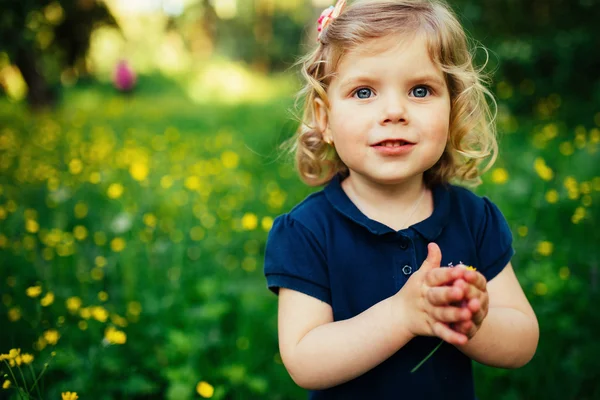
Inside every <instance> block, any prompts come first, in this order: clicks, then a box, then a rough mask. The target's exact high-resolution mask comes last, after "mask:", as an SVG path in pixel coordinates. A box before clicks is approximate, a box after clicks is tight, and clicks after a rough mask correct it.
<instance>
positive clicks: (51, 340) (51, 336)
mask: <svg viewBox="0 0 600 400" xmlns="http://www.w3.org/2000/svg"><path fill="white" fill-rule="evenodd" d="M58 339H60V334H59V333H58V331H57V330H56V329H48V330H47V331H46V332H44V340H46V342H48V344H51V345H55V344H56V343H57V342H58Z"/></svg>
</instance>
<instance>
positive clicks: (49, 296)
mask: <svg viewBox="0 0 600 400" xmlns="http://www.w3.org/2000/svg"><path fill="white" fill-rule="evenodd" d="M52 303H54V293H52V292H48V293H46V295H45V296H44V297H42V299H41V300H40V304H41V305H42V307H48V306H49V305H50V304H52Z"/></svg>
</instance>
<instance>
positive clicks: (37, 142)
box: [0, 81, 600, 399]
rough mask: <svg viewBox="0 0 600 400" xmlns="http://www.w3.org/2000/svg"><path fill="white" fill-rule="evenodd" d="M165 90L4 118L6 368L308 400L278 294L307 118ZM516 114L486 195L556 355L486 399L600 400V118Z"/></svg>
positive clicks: (0, 315) (86, 90)
mask: <svg viewBox="0 0 600 400" xmlns="http://www.w3.org/2000/svg"><path fill="white" fill-rule="evenodd" d="M151 84H152V82H150V81H143V86H144V87H140V90H139V91H138V92H137V93H136V94H134V95H132V96H123V97H121V96H116V95H115V94H113V93H112V92H108V90H107V88H106V87H99V86H88V87H83V86H82V87H80V88H76V89H72V90H70V91H67V92H65V95H64V102H63V104H62V107H61V108H60V109H59V110H58V112H57V113H55V114H45V115H31V114H30V113H29V112H27V111H26V110H24V109H23V108H22V106H20V105H15V104H8V103H4V104H2V107H0V126H2V128H1V129H0V171H1V173H0V276H1V277H2V281H0V293H1V296H2V302H3V305H2V306H0V321H2V326H5V327H7V328H6V329H2V330H0V346H1V347H0V353H8V351H9V350H10V349H11V348H21V349H22V351H23V352H28V353H32V354H34V356H35V360H34V362H33V364H32V365H33V366H34V368H35V369H36V371H38V372H39V371H40V370H41V369H42V368H43V363H44V362H45V361H46V360H50V361H49V366H48V369H47V371H46V372H45V375H44V377H43V379H42V383H43V384H42V394H43V398H59V397H60V393H61V392H64V391H67V390H69V391H74V392H77V393H79V395H80V397H81V398H84V397H89V396H90V395H92V396H93V397H94V398H97V399H115V398H157V399H158V398H161V399H162V398H168V399H186V398H198V393H197V391H196V387H197V385H198V384H199V383H200V382H205V383H207V384H208V385H211V387H212V388H214V393H212V398H214V399H230V398H236V399H237V398H239V399H255V398H261V399H262V398H264V399H297V398H303V397H304V394H303V393H304V392H303V390H301V389H299V388H298V387H296V386H295V385H294V383H293V382H292V381H291V379H290V378H289V376H288V374H287V372H286V371H285V368H284V367H283V365H282V363H281V359H280V357H279V355H278V347H277V333H276V331H277V324H276V315H277V312H276V298H275V296H274V295H272V294H271V293H269V292H268V290H267V289H266V284H265V281H264V278H263V275H262V261H263V260H262V254H263V251H264V245H265V240H266V236H267V230H268V228H269V226H270V223H271V222H272V219H273V218H274V217H275V216H276V215H278V214H280V213H282V212H285V211H287V210H289V209H290V208H291V207H292V206H293V205H294V204H296V203H297V202H298V201H300V200H301V199H302V198H304V196H306V195H307V194H308V193H309V192H310V191H311V190H310V189H309V188H306V187H305V186H303V185H302V184H301V183H300V182H299V181H298V179H297V178H296V177H295V175H294V172H293V170H292V167H291V162H290V160H288V159H287V158H286V157H283V156H282V155H281V153H280V152H279V150H278V149H277V146H278V144H279V143H280V142H281V141H282V140H283V139H285V138H287V137H288V136H289V135H291V132H292V131H293V130H294V124H293V123H292V122H290V120H289V117H290V116H289V114H288V113H287V111H286V108H287V107H289V106H291V99H281V100H280V101H277V102H273V103H268V104H240V105H236V106H235V107H224V106H218V105H212V106H210V107H206V106H203V107H198V106H197V105H194V104H192V103H190V102H189V101H188V100H186V99H185V98H184V97H183V96H182V95H181V94H180V93H176V92H165V91H164V90H163V91H159V90H158V89H157V88H156V87H152V86H151ZM517 96H521V94H519V93H518V92H515V93H513V97H517ZM157 99H160V101H157ZM511 101H518V99H514V100H513V98H512V97H508V98H507V99H506V100H501V102H500V106H501V107H500V108H501V110H502V112H501V114H500V116H499V125H500V126H499V128H500V130H501V131H502V132H504V135H503V137H502V141H501V147H502V152H501V158H500V160H499V161H498V163H497V164H496V166H495V168H494V169H493V170H491V171H490V172H489V173H488V174H486V175H485V177H484V184H483V185H482V186H481V187H480V188H479V189H478V192H479V193H481V194H486V195H488V196H489V197H491V198H492V200H494V201H495V202H496V203H497V204H498V205H499V206H500V208H501V209H502V210H503V212H504V213H505V215H506V217H507V219H508V221H509V223H510V225H511V228H512V229H513V232H514V235H515V248H516V250H517V253H516V256H515V258H514V259H513V263H514V266H515V270H516V272H517V275H518V277H519V280H520V282H521V283H522V286H523V288H524V290H525V292H526V294H527V296H528V297H529V299H530V300H531V303H532V305H533V307H534V309H535V310H536V313H537V315H538V318H539V321H540V326H541V340H540V345H539V349H538V353H537V355H536V356H535V358H534V359H533V361H532V362H531V363H530V364H529V365H527V366H526V367H524V368H522V369H520V370H517V371H507V370H497V369H492V368H488V367H481V366H479V367H477V368H476V378H477V381H476V382H477V383H476V385H477V392H478V395H479V396H480V397H481V398H501V399H530V398H548V399H592V398H596V397H597V396H598V386H597V385H596V384H595V383H594V382H596V378H597V372H596V370H597V369H596V368H595V364H596V359H597V357H598V356H599V354H600V353H599V351H600V349H599V348H598V344H597V342H596V341H595V337H594V333H595V332H597V331H598V328H599V327H600V320H599V319H598V317H597V316H596V314H595V313H593V312H590V311H589V309H590V307H591V306H592V305H593V304H595V303H596V302H597V301H598V300H599V294H598V276H597V275H598V272H597V271H598V261H599V260H598V252H597V251H596V246H597V243H598V241H599V240H598V239H599V237H598V234H597V233H596V231H595V230H594V224H593V223H594V221H596V220H597V218H598V211H599V204H600V196H599V193H600V176H598V170H597V168H596V167H595V166H596V165H597V163H598V143H599V142H600V130H599V127H600V114H595V115H594V114H592V115H588V114H585V113H581V114H579V116H578V118H577V120H578V121H579V122H578V124H577V125H572V124H569V123H567V122H565V121H563V120H561V119H558V118H556V117H555V116H553V115H550V116H542V115H536V116H533V117H531V118H518V119H517V118H515V116H514V115H512V114H510V113H509V112H508V111H507V110H508V109H509V108H508V106H509V105H510V102H511ZM562 106H565V105H564V104H563V105H562ZM562 106H560V107H558V109H556V110H560V109H561V107H562ZM575 106H576V105H570V104H569V107H572V108H573V109H575V108H576V107H575ZM582 109H585V108H582ZM556 110H555V111H556ZM37 286H39V288H40V289H39V291H40V293H38V294H37V295H36V296H33V295H35V293H32V291H29V292H28V288H31V287H37ZM50 292H51V293H52V294H53V296H52V301H50V297H49V293H50ZM32 296H33V297H32ZM74 298H78V299H80V301H81V304H79V305H78V304H77V302H76V301H75V300H73V299H74ZM110 329H112V330H110ZM53 331H55V333H56V334H57V335H59V337H58V340H57V342H56V344H52V335H53ZM122 334H125V335H126V340H125V341H124V342H123V340H122V339H123V336H122ZM120 335H121V336H120ZM52 352H55V356H52ZM4 373H7V369H6V368H3V369H2V374H4ZM549 374H552V375H555V376H561V377H563V378H564V379H555V380H550V381H549V380H548V379H547V376H548V375H549ZM26 379H29V378H26ZM29 383H30V384H31V380H29ZM13 387H14V385H13ZM8 390H13V389H8ZM205 390H207V389H205ZM7 393H13V395H15V393H16V392H7ZM205 394H206V393H205Z"/></svg>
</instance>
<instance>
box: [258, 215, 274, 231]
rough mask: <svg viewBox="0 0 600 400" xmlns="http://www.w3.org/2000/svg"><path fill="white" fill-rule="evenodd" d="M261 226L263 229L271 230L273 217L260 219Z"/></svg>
mask: <svg viewBox="0 0 600 400" xmlns="http://www.w3.org/2000/svg"><path fill="white" fill-rule="evenodd" d="M260 226H261V227H262V228H263V231H265V232H269V231H270V230H271V227H272V226H273V218H271V217H263V219H262V220H261V221H260Z"/></svg>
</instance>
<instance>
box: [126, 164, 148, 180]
mask: <svg viewBox="0 0 600 400" xmlns="http://www.w3.org/2000/svg"><path fill="white" fill-rule="evenodd" d="M148 172H149V168H148V165H147V164H145V163H143V162H134V163H133V164H131V166H130V167H129V173H130V174H131V177H132V178H133V179H135V180H136V181H143V180H144V179H146V177H147V176H148Z"/></svg>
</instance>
